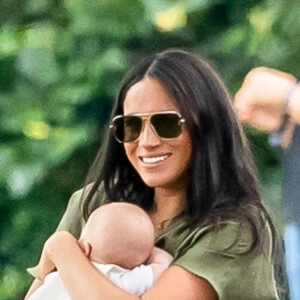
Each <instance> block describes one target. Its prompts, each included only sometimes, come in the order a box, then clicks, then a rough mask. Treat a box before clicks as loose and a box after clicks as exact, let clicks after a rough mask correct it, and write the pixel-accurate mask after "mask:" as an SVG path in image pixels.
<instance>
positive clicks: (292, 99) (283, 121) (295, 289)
mask: <svg viewBox="0 0 300 300" xmlns="http://www.w3.org/2000/svg"><path fill="white" fill-rule="evenodd" d="M235 106H236V108H237V111H238V115H239V118H240V119H241V120H242V121H243V122H246V123H248V124H250V125H252V126H253V127H255V128H257V129H259V130H262V131H266V132H270V133H271V134H270V136H269V141H270V143H271V145H275V146H281V147H282V148H283V149H284V160H283V186H282V199H283V207H284V211H285V215H286V220H287V225H286V229H285V233H284V242H285V259H286V270H287V275H288V283H289V289H290V296H291V300H299V299H300V84H299V82H297V81H296V78H295V77H294V76H292V75H290V74H288V73H285V72H281V71H279V70H275V69H269V68H264V67H259V68H255V69H253V70H251V71H250V72H249V73H248V74H247V76H246V77H245V80H244V82H243V84H242V87H241V88H240V90H239V91H238V92H237V94H236V96H235Z"/></svg>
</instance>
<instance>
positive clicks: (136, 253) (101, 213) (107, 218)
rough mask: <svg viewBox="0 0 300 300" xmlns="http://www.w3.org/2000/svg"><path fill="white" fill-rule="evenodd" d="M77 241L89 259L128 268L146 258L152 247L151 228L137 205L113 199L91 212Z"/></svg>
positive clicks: (146, 217) (152, 229)
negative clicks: (111, 201) (113, 200)
mask: <svg viewBox="0 0 300 300" xmlns="http://www.w3.org/2000/svg"><path fill="white" fill-rule="evenodd" d="M79 244H80V245H81V247H83V249H84V250H85V252H86V253H87V254H89V258H90V259H91V260H92V261H95V262H98V263H105V264H108V263H109V264H116V265H119V266H121V267H123V268H126V269H132V268H134V267H136V266H138V265H140V264H142V263H144V262H145V261H146V260H147V258H148V257H149V255H150V253H151V251H152V249H153V246H154V227H153V224H152V222H151V220H150V218H149V216H148V215H147V213H146V212H145V211H143V210H142V209H141V208H140V207H138V206H136V205H134V204H130V203H126V202H113V203H109V204H105V205H102V206H101V207H99V208H98V209H96V210H95V211H94V212H93V213H92V214H91V216H90V217H89V219H88V221H87V223H86V225H85V226H84V228H83V230H82V233H81V236H80V238H79ZM87 244H89V245H90V246H87ZM87 247H88V248H89V247H90V248H89V249H88V250H87Z"/></svg>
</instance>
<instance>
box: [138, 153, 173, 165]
mask: <svg viewBox="0 0 300 300" xmlns="http://www.w3.org/2000/svg"><path fill="white" fill-rule="evenodd" d="M171 155H172V154H171V153H167V154H162V155H161V154H160V155H151V156H150V155H149V156H147V155H145V156H139V158H140V160H141V161H142V162H143V163H144V164H146V165H148V166H149V165H156V164H159V163H161V162H163V161H165V160H166V159H168V158H169V157H170V156H171Z"/></svg>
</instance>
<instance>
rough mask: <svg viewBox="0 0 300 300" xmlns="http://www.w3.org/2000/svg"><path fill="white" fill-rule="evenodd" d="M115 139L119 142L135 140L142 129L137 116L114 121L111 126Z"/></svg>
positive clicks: (140, 121)
mask: <svg viewBox="0 0 300 300" xmlns="http://www.w3.org/2000/svg"><path fill="white" fill-rule="evenodd" d="M113 128H114V133H115V136H116V139H117V140H118V141H120V142H125V143H127V142H132V141H134V140H136V139H137V138H138V137H139V135H140V133H141V129H142V119H141V118H140V117H137V116H125V117H121V118H117V119H115V120H114V124H113Z"/></svg>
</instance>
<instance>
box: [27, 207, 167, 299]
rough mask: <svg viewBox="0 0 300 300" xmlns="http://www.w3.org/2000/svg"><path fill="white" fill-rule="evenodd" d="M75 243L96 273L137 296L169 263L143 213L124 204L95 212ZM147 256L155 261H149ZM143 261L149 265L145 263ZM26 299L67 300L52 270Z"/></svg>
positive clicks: (56, 274) (145, 214)
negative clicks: (157, 244)
mask: <svg viewBox="0 0 300 300" xmlns="http://www.w3.org/2000/svg"><path fill="white" fill-rule="evenodd" d="M78 243H79V245H80V247H81V249H82V251H83V252H84V253H85V255H86V256H87V257H89V259H90V260H91V262H92V263H93V265H94V266H95V267H96V268H97V269H98V270H99V271H100V272H102V273H103V274H104V275H106V276H107V277H108V278H109V279H110V280H111V281H112V282H114V283H115V284H116V285H118V286H119V287H120V288H122V289H124V290H126V291H127V292H130V293H132V294H135V295H138V296H140V295H142V294H144V293H145V292H146V290H147V289H149V288H150V287H151V286H152V285H153V283H154V281H155V280H156V279H157V278H158V277H159V276H160V275H161V274H162V272H163V271H164V270H165V269H166V268H167V267H168V266H169V264H170V263H171V260H172V256H171V255H170V254H168V253H167V252H165V251H164V250H161V249H158V248H154V227H153V224H152V222H151V220H150V218H149V216H148V215H147V213H146V212H144V211H143V210H142V209H141V208H139V207H138V206H136V205H133V204H130V203H125V202H114V203H110V204H105V205H102V206H101V207H99V208H98V209H96V210H95V211H94V212H93V213H92V214H91V216H90V217H89V219H88V221H87V223H86V225H85V226H84V228H83V230H82V232H81V235H80V238H79V240H78ZM154 252H155V255H153V253H154ZM150 256H151V257H153V258H154V260H155V261H152V262H151V261H150V260H151V259H150V260H149V258H150ZM147 260H148V261H149V264H145V263H146V262H147ZM29 272H30V270H29ZM27 299H28V300H38V299H43V300H50V299H53V300H54V299H55V300H56V299H64V300H66V299H71V298H70V296H69V294H68V292H67V290H66V289H65V287H64V285H63V282H62V280H61V278H60V275H59V273H58V272H57V271H55V272H52V273H50V274H48V275H47V276H46V277H45V280H44V283H43V285H42V286H41V287H39V288H38V289H37V290H36V291H35V292H33V294H32V295H31V296H29V298H27Z"/></svg>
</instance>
